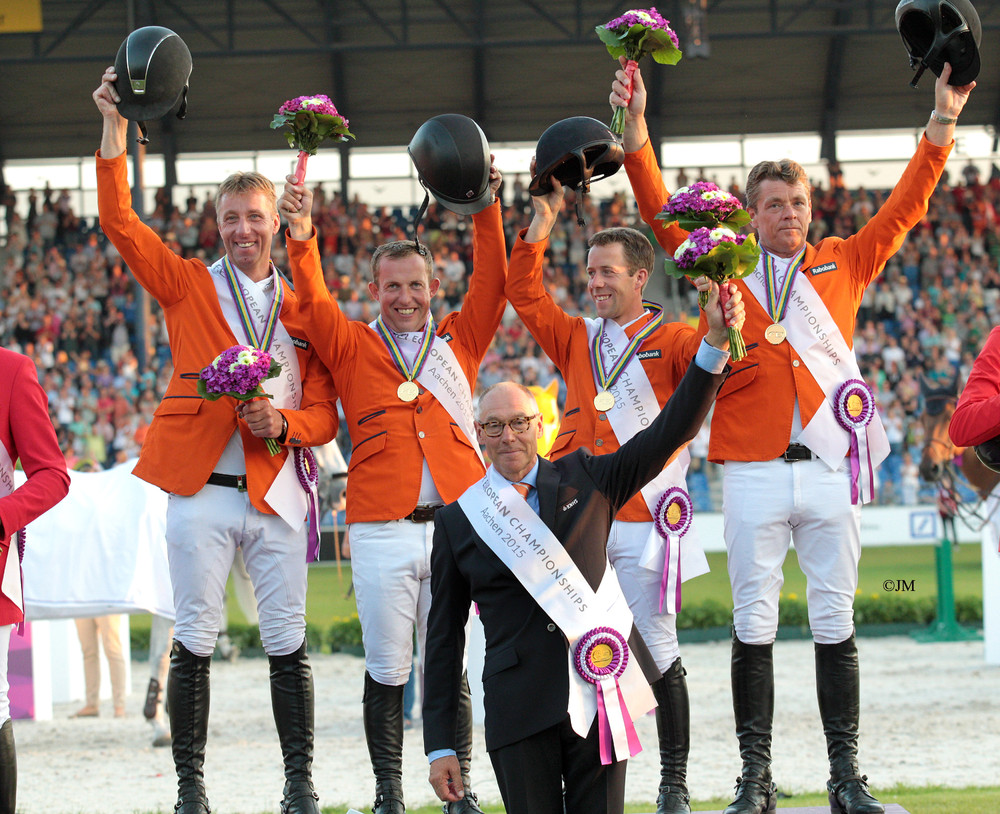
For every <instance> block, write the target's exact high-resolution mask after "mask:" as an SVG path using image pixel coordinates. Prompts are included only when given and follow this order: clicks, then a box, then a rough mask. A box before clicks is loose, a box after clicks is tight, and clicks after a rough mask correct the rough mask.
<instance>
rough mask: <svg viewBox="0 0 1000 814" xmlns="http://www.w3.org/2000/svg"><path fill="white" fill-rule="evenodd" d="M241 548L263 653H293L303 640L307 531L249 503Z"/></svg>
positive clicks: (280, 654) (306, 578) (304, 630)
mask: <svg viewBox="0 0 1000 814" xmlns="http://www.w3.org/2000/svg"><path fill="white" fill-rule="evenodd" d="M240 547H241V548H242V549H243V559H244V560H245V562H246V567H247V573H248V574H249V575H250V581H251V582H252V583H253V588H254V594H255V596H256V598H257V615H258V617H259V625H260V641H261V644H263V645H264V651H265V652H266V653H267V654H268V655H269V656H286V655H288V654H289V653H293V652H295V651H296V650H298V648H299V647H300V646H301V645H302V642H303V640H304V639H305V636H306V588H307V586H308V566H307V563H306V527H305V526H304V525H303V526H302V527H301V528H300V529H299V530H298V531H296V530H295V529H293V528H292V527H291V526H289V525H288V523H286V522H285V521H284V520H282V519H281V518H280V517H278V515H275V514H265V513H264V512H260V511H257V509H255V508H254V507H253V506H251V505H250V504H249V501H247V517H246V530H245V531H244V533H243V536H242V537H241V538H240ZM223 580H225V578H224V577H223Z"/></svg>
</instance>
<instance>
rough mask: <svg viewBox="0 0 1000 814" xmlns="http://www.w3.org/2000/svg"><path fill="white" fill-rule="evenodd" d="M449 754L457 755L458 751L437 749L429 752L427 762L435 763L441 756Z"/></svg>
mask: <svg viewBox="0 0 1000 814" xmlns="http://www.w3.org/2000/svg"><path fill="white" fill-rule="evenodd" d="M449 755H450V756H453V757H457V756H458V752H456V751H455V750H454V749H435V750H434V751H433V752H429V753H428V754H427V762H428V763H433V762H434V761H435V760H439V759H440V758H443V757H448V756H449Z"/></svg>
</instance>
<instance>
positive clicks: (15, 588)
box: [0, 441, 24, 612]
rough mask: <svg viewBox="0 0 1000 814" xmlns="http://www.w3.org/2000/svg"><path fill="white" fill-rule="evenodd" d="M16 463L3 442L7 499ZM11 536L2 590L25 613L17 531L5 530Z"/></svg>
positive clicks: (1, 486) (0, 489) (2, 484)
mask: <svg viewBox="0 0 1000 814" xmlns="http://www.w3.org/2000/svg"><path fill="white" fill-rule="evenodd" d="M14 488H15V486H14V462H13V461H12V460H11V459H10V453H9V452H8V451H7V447H6V446H5V445H4V443H3V442H2V441H0V497H6V496H7V495H9V494H11V493H12V492H13V491H14ZM4 531H6V532H7V533H8V534H9V535H10V545H9V549H10V550H9V551H8V552H7V563H6V565H5V566H4V569H3V577H2V578H0V590H2V591H3V595H4V596H6V597H7V598H8V599H9V600H10V601H11V602H13V603H14V604H15V605H17V607H18V610H20V611H22V612H23V611H24V598H23V597H22V595H21V557H20V555H19V554H18V551H17V534H18V530H17V529H4Z"/></svg>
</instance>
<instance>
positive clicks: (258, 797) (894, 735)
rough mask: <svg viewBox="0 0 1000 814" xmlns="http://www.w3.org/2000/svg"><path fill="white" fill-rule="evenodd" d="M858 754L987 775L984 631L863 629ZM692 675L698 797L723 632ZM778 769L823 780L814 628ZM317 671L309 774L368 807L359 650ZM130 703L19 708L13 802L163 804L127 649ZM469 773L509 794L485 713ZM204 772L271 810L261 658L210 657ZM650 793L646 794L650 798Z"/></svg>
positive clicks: (998, 688) (650, 786)
mask: <svg viewBox="0 0 1000 814" xmlns="http://www.w3.org/2000/svg"><path fill="white" fill-rule="evenodd" d="M859 647H860V651H861V669H862V715H861V767H862V770H863V772H865V773H866V774H868V775H869V776H870V778H871V782H872V783H873V784H874V785H875V786H876V787H886V786H891V785H892V784H895V783H909V784H915V785H924V784H941V785H946V786H967V785H992V784H995V783H996V782H997V766H998V763H997V755H998V754H1000V702H998V699H1000V667H991V666H988V665H986V664H985V663H984V661H983V655H982V652H983V649H982V644H981V643H941V644H916V643H915V642H913V641H912V640H911V639H909V638H908V637H892V638H870V639H868V638H863V639H861V640H860V641H859ZM682 653H683V658H684V663H685V665H686V667H687V670H688V681H689V686H690V691H691V706H692V714H691V718H692V720H691V729H692V741H693V743H692V754H691V762H690V772H689V780H690V787H691V790H692V793H693V794H694V795H695V796H697V797H708V796H715V795H720V796H725V795H728V794H729V793H730V792H731V790H732V787H733V781H734V779H735V778H736V776H737V774H738V773H739V762H738V753H737V747H736V740H735V736H734V735H733V714H732V704H731V699H730V690H729V643H728V642H714V643H708V644H698V645H686V646H685V647H684V648H683V650H682ZM774 661H775V673H776V679H775V682H776V697H777V701H776V712H775V732H774V749H773V752H774V774H775V779H776V781H777V783H778V785H779V787H780V788H781V789H783V790H785V791H819V790H820V789H821V788H822V787H823V784H824V782H825V780H826V774H825V770H826V768H825V767H826V759H825V746H824V742H823V735H822V729H821V725H820V721H819V714H818V712H817V709H816V695H815V685H814V680H813V674H814V673H813V649H812V644H811V643H810V642H802V641H795V642H778V643H777V644H776V646H775V658H774ZM313 665H314V668H315V675H316V687H317V709H316V719H317V732H316V748H317V754H316V761H315V780H316V786H317V789H318V790H319V793H320V798H321V804H322V805H324V806H336V807H337V808H338V809H339V810H344V811H346V809H347V808H348V807H349V806H351V807H354V808H356V809H358V810H360V811H369V810H370V809H371V803H372V793H373V779H372V775H371V768H370V764H369V762H368V754H367V751H366V748H365V741H364V732H363V728H362V722H361V687H362V678H363V674H364V665H363V662H362V660H361V659H360V658H357V657H354V656H347V655H341V654H336V655H314V656H313ZM132 674H133V687H132V694H131V695H130V696H129V714H128V716H127V717H126V718H125V719H123V720H115V719H113V718H111V717H110V716H111V708H110V704H109V703H108V702H105V705H104V707H103V708H102V715H103V716H104V717H101V718H96V719H80V720H71V719H69V715H70V714H72V712H73V711H74V710H75V709H76V706H77V705H76V704H67V705H61V706H58V707H57V708H56V709H55V720H53V721H48V722H42V723H34V722H24V721H18V722H16V728H15V732H16V739H17V748H18V759H19V771H20V782H19V794H18V811H19V812H24V814H44V813H47V812H52V813H53V814H54V813H55V812H58V813H59V814H70V813H71V812H72V814H90V812H94V813H95V814H96V812H101V813H102V814H118V813H119V812H121V813H122V814H125V813H126V812H127V813H129V814H131V812H143V813H144V814H145V812H155V811H162V812H169V811H171V810H172V807H173V803H174V801H175V799H176V798H175V796H174V793H175V788H176V786H175V779H174V774H173V766H172V762H171V757H170V750H169V749H162V748H161V749H154V748H153V747H152V746H151V741H152V727H151V726H150V724H148V723H147V722H146V721H145V720H144V719H143V717H142V712H141V708H142V703H143V699H144V695H145V688H146V683H147V676H148V668H147V667H146V665H145V664H144V663H135V664H133V670H132ZM638 729H639V735H640V738H641V740H642V743H643V745H644V746H645V747H646V748H645V750H644V751H643V752H642V753H641V754H640V755H639V756H637V757H636V758H634V759H633V760H632V761H630V765H629V774H628V792H627V797H628V799H629V800H630V801H635V802H641V801H643V800H649V801H650V802H651V803H652V801H653V800H654V799H655V796H656V785H657V781H658V764H657V760H658V758H657V754H656V728H655V724H654V722H653V719H652V717H651V716H649V717H647V718H646V719H645V720H643V721H641V722H640V724H639V726H638ZM475 750H476V755H475V759H474V763H473V774H472V777H473V784H474V787H475V789H476V791H477V792H478V794H479V795H480V797H481V798H482V799H484V800H486V801H491V802H499V801H500V795H499V791H498V790H497V786H496V782H495V781H494V779H493V773H492V769H491V767H490V763H489V759H488V757H487V755H486V752H485V748H484V743H483V735H482V727H477V731H476V742H475ZM404 751H405V756H404V763H405V765H404V776H403V782H404V788H405V789H406V795H407V802H408V803H409V804H410V805H411V806H416V805H421V804H427V803H431V802H434V795H433V793H432V791H431V788H430V786H429V785H428V783H427V762H426V758H425V757H424V755H423V747H422V743H421V736H420V726H419V722H418V723H417V726H416V727H415V728H414V729H411V730H408V731H407V733H406V743H405V749H404ZM206 778H207V785H208V792H209V797H210V799H211V803H212V809H213V811H214V812H219V814H228V813H229V812H240V813H241V814H259V812H265V811H268V812H276V811H277V810H278V801H279V799H280V794H281V786H282V774H281V760H280V753H279V748H278V742H277V736H276V735H275V731H274V722H273V719H272V718H271V705H270V695H269V690H268V681H267V662H266V661H265V660H263V659H257V658H244V659H240V660H239V661H237V662H236V663H235V664H229V663H226V662H215V663H214V664H213V672H212V713H211V720H210V727H209V741H208V756H207V760H206ZM651 807H652V806H651Z"/></svg>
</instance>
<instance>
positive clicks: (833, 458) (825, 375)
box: [743, 256, 889, 469]
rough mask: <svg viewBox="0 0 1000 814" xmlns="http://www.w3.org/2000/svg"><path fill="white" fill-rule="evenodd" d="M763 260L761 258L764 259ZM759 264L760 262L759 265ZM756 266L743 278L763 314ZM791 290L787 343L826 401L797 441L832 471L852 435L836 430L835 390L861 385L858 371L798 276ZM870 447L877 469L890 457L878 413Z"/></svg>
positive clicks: (762, 286)
mask: <svg viewBox="0 0 1000 814" xmlns="http://www.w3.org/2000/svg"><path fill="white" fill-rule="evenodd" d="M762 257H763V256H762ZM761 263H763V259H762V260H761ZM761 263H758V265H757V269H756V270H755V271H754V273H753V274H750V275H748V276H747V277H744V278H743V281H744V282H745V283H746V286H747V288H748V289H749V290H750V293H751V294H753V296H754V298H755V299H756V300H757V302H758V303H760V305H761V307H763V308H764V310H765V311H767V306H766V302H767V294H766V292H765V282H764V272H763V269H762V267H761ZM794 286H795V287H794V289H793V290H792V293H791V296H790V297H789V298H788V310H787V311H786V312H785V315H786V319H785V320H784V321H782V325H783V326H784V327H785V328H786V329H787V331H788V342H789V343H790V344H791V346H792V347H793V348H794V349H795V352H796V353H797V354H798V355H799V357H800V358H801V359H802V361H803V362H805V365H806V368H808V370H809V373H810V374H812V377H813V378H814V379H815V380H816V384H818V385H819V386H820V389H821V390H822V391H823V393H824V394H825V395H826V399H825V400H824V401H823V403H822V404H821V405H820V406H819V409H817V410H816V413H815V414H814V415H813V417H812V418H811V419H809V423H808V424H807V425H806V426H805V427H803V429H802V433H801V434H800V435H799V440H800V441H801V442H802V443H803V444H805V445H806V446H807V447H809V449H811V450H812V451H813V452H815V453H816V454H817V455H818V456H819V457H820V458H821V459H822V460H823V462H824V463H825V464H826V465H827V466H829V467H830V469H836V468H837V467H839V466H840V465H841V464H842V463H843V461H844V457H845V456H846V455H847V453H848V450H849V449H850V443H851V435H850V433H849V432H848V431H847V430H845V429H844V428H843V427H842V426H840V422H839V421H837V417H836V415H835V414H834V411H833V399H834V396H835V395H836V394H837V389H838V388H839V387H840V385H842V384H843V383H844V382H846V381H847V380H848V379H861V378H862V376H861V369H860V368H859V367H858V360H857V358H856V357H855V355H854V350H853V349H852V348H849V347H848V346H847V342H846V341H845V340H844V337H843V335H842V334H841V333H840V328H838V327H837V323H836V322H835V321H834V319H833V317H832V316H831V315H830V312H829V310H827V307H826V304H825V303H824V302H823V300H822V299H821V298H820V296H819V294H818V293H816V289H815V288H813V286H812V283H810V282H809V279H808V277H807V276H806V274H805V270H802V271H801V272H800V273H799V274H798V275H796V277H795V283H794ZM868 445H869V452H870V453H871V460H872V465H873V466H878V464H880V463H881V462H882V461H883V460H885V457H886V456H887V455H888V454H889V439H888V438H887V437H886V434H885V428H884V427H883V426H882V419H881V417H880V416H879V414H878V411H877V410H876V412H875V415H874V416H873V418H872V422H871V424H869V425H868Z"/></svg>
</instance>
